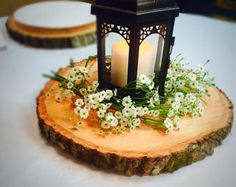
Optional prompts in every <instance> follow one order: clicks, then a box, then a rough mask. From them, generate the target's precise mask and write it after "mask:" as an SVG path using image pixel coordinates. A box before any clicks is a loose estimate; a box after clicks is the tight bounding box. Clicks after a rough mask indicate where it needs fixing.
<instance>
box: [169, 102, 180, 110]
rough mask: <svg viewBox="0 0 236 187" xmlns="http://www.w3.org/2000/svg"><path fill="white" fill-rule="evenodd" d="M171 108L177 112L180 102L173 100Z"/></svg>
mask: <svg viewBox="0 0 236 187" xmlns="http://www.w3.org/2000/svg"><path fill="white" fill-rule="evenodd" d="M171 107H172V108H173V110H178V109H179V107H180V100H175V101H174V102H173V103H172V105H171Z"/></svg>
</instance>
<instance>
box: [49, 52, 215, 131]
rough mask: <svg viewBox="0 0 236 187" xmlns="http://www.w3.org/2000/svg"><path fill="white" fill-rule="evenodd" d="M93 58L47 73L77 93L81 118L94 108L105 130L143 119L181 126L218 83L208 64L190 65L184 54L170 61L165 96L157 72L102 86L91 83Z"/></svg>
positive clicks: (166, 127) (157, 124)
mask: <svg viewBox="0 0 236 187" xmlns="http://www.w3.org/2000/svg"><path fill="white" fill-rule="evenodd" d="M89 60H90V59H88V60H87V62H86V65H85V67H80V68H78V67H75V66H72V67H71V71H70V72H69V73H68V74H67V76H66V77H62V76H60V75H58V74H54V76H47V77H50V78H52V79H54V80H57V81H59V85H60V87H61V88H62V89H63V90H67V92H68V93H69V94H70V95H74V96H76V100H75V103H74V106H75V108H74V113H75V114H76V115H77V116H78V117H79V119H86V118H88V117H89V115H90V112H91V111H92V110H93V111H95V112H96V115H97V117H98V118H99V124H100V127H101V128H102V129H104V130H105V129H115V130H117V131H118V132H120V131H123V130H125V129H130V130H133V129H135V128H137V127H139V126H140V125H141V124H142V122H143V123H145V124H147V125H150V126H151V127H153V128H157V129H161V130H164V131H168V130H172V129H178V125H179V124H180V119H181V117H182V116H185V115H188V116H192V117H200V116H201V115H202V114H203V111H204V102H203V99H202V97H203V96H204V95H209V94H208V87H209V86H215V85H214V80H213V79H212V78H211V77H210V76H209V74H208V72H207V71H206V69H205V65H204V66H201V67H199V68H197V69H196V70H192V69H187V68H185V64H184V63H183V62H182V61H183V58H182V57H181V56H178V57H176V59H174V60H173V61H172V62H171V64H170V68H169V70H168V74H167V78H166V82H165V95H164V98H160V96H159V94H158V87H155V84H154V81H153V79H154V77H155V74H151V75H144V74H140V75H139V76H138V78H137V80H136V81H133V82H131V83H129V84H128V85H126V86H125V87H124V88H120V89H119V90H116V89H115V90H109V89H108V90H102V89H100V88H99V87H98V86H99V83H98V82H97V81H94V82H92V84H89V81H88V80H89V68H88V67H87V66H88V64H89ZM124 90H126V91H127V90H128V92H135V91H137V90H139V92H140V93H141V94H140V93H139V95H138V96H135V97H131V96H129V95H125V96H121V95H120V94H119V93H120V92H122V91H124ZM57 96H58V95H57ZM57 99H58V98H57ZM60 99H61V98H60Z"/></svg>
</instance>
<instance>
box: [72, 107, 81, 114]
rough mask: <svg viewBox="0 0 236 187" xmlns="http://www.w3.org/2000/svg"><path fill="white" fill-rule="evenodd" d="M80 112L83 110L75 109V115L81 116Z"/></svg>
mask: <svg viewBox="0 0 236 187" xmlns="http://www.w3.org/2000/svg"><path fill="white" fill-rule="evenodd" d="M80 110H81V108H80V107H76V108H75V109H74V113H75V114H76V115H79V114H80Z"/></svg>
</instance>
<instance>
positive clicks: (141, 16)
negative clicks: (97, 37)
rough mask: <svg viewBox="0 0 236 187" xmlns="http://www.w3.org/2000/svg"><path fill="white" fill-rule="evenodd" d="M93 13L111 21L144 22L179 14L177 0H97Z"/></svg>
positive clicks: (170, 17)
mask: <svg viewBox="0 0 236 187" xmlns="http://www.w3.org/2000/svg"><path fill="white" fill-rule="evenodd" d="M91 13H92V14H94V15H97V16H99V17H100V18H101V19H106V20H107V21H110V22H116V23H119V22H120V24H127V25H133V24H143V23H148V22H153V21H155V22H157V21H159V20H160V21H161V20H169V19H172V18H174V17H177V16H178V15H179V7H178V6H177V4H176V2H175V0H95V3H93V4H92V8H91Z"/></svg>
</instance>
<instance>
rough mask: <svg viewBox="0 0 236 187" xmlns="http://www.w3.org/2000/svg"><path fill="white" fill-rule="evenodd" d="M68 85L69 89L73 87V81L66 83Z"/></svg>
mask: <svg viewBox="0 0 236 187" xmlns="http://www.w3.org/2000/svg"><path fill="white" fill-rule="evenodd" d="M66 86H67V88H68V89H71V88H73V86H74V85H73V83H72V82H68V83H67V84H66Z"/></svg>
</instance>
